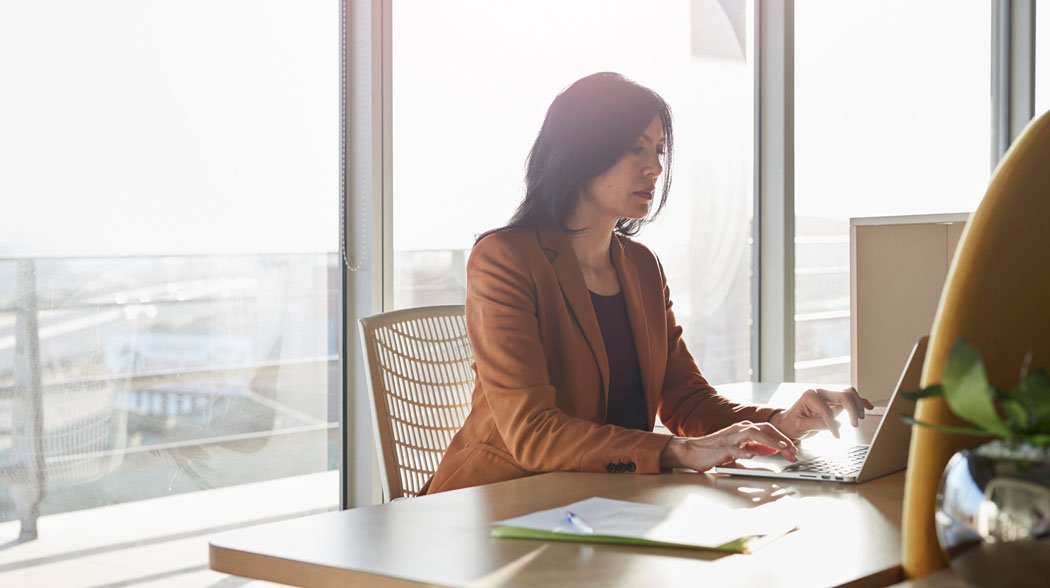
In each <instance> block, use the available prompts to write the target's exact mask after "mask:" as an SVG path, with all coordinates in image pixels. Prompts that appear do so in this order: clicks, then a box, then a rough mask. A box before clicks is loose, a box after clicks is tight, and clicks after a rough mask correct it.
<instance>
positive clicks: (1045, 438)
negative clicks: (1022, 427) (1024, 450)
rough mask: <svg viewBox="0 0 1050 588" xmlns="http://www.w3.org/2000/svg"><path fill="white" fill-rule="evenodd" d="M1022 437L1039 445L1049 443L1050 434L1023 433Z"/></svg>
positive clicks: (1044, 445)
mask: <svg viewBox="0 0 1050 588" xmlns="http://www.w3.org/2000/svg"><path fill="white" fill-rule="evenodd" d="M1022 439H1024V440H1025V441H1027V442H1029V443H1031V444H1032V445H1037V446H1039V447H1046V446H1047V445H1050V435H1025V436H1024V437H1022Z"/></svg>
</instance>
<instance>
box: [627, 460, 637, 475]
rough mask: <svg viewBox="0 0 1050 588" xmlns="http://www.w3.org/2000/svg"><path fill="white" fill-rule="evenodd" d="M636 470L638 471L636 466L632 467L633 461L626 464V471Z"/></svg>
mask: <svg viewBox="0 0 1050 588" xmlns="http://www.w3.org/2000/svg"><path fill="white" fill-rule="evenodd" d="M636 469H638V466H636V465H634V462H633V461H629V462H627V471H629V472H633V471H634V470H636Z"/></svg>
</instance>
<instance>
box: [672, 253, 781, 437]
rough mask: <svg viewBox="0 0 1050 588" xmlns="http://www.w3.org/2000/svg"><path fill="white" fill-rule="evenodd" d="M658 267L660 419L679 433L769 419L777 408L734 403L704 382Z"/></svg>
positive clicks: (700, 433) (691, 433) (694, 433)
mask: <svg viewBox="0 0 1050 588" xmlns="http://www.w3.org/2000/svg"><path fill="white" fill-rule="evenodd" d="M657 264H658V265H659V261H657ZM659 269H660V281H661V283H662V285H663V295H664V309H665V316H666V320H667V370H666V372H665V375H664V386H663V390H662V391H661V395H660V408H659V412H660V421H661V422H663V424H664V426H665V427H667V429H668V430H669V431H671V433H673V434H675V435H680V436H682V437H700V436H703V435H708V434H711V433H714V432H715V431H718V430H721V429H724V428H726V427H728V426H729V425H732V424H733V423H739V422H740V421H752V422H764V421H768V420H769V419H770V418H771V417H772V416H773V413H775V412H776V409H773V408H768V407H762V406H757V405H753V404H737V403H735V402H732V401H731V400H729V399H728V398H726V397H724V396H719V395H718V393H717V392H716V391H715V389H714V388H713V387H712V386H711V384H709V383H707V379H706V378H704V376H703V375H702V374H701V373H700V368H698V367H697V366H696V361H694V360H693V356H692V355H691V354H690V353H689V350H688V349H686V346H685V341H684V340H683V339H682V327H681V326H679V325H678V323H677V322H676V321H675V318H674V311H673V310H672V309H671V307H672V302H671V291H670V288H668V287H667V277H666V275H665V274H664V269H663V265H659Z"/></svg>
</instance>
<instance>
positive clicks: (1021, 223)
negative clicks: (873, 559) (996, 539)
mask: <svg viewBox="0 0 1050 588" xmlns="http://www.w3.org/2000/svg"><path fill="white" fill-rule="evenodd" d="M1047 169H1050V113H1048V114H1044V115H1042V116H1041V117H1039V118H1038V119H1036V120H1034V121H1033V122H1031V123H1029V125H1028V128H1026V129H1025V131H1024V132H1023V133H1022V134H1021V136H1020V137H1018V139H1017V140H1016V141H1015V142H1014V145H1013V146H1012V147H1011V148H1010V150H1009V151H1008V152H1007V154H1006V156H1005V157H1004V158H1003V161H1002V162H1001V163H1000V164H999V167H998V168H997V169H996V170H995V173H994V175H993V177H992V181H991V183H990V184H989V186H988V190H987V192H986V193H985V196H984V199H983V200H982V201H981V203H980V205H979V206H978V207H977V210H976V211H975V212H974V213H973V215H972V216H971V218H970V220H969V222H968V223H967V225H966V229H965V230H964V232H963V235H962V237H961V240H960V242H959V246H958V249H957V250H956V254H955V258H954V260H953V261H952V266H951V269H950V271H949V274H948V279H947V282H946V283H945V287H944V291H943V292H942V294H941V300H940V305H939V306H938V309H937V315H936V318H935V319H934V324H933V329H932V334H931V337H930V343H929V351H928V353H927V355H926V363H925V365H924V368H923V378H922V379H923V382H922V384H923V386H928V385H930V384H932V383H936V382H940V381H941V374H942V372H943V370H944V364H945V360H946V358H947V356H948V352H949V350H950V349H951V347H952V345H953V344H954V343H955V341H956V340H957V339H958V338H960V337H964V338H966V339H967V340H968V341H970V342H971V343H973V344H974V345H976V346H977V348H978V349H979V350H980V351H981V353H982V355H983V357H984V360H985V366H986V369H987V373H988V379H989V381H990V382H991V383H992V385H993V386H995V387H997V388H1000V389H1010V388H1012V387H1013V386H1014V385H1016V383H1017V381H1018V377H1019V373H1020V370H1021V365H1022V363H1023V362H1024V360H1025V355H1026V354H1028V353H1029V352H1031V353H1033V354H1034V355H1033V361H1032V364H1031V369H1032V370H1035V369H1036V368H1039V367H1043V368H1050V182H1048V181H1047V178H1048V176H1047ZM902 287H905V288H906V287H907V285H906V284H903V285H902ZM916 418H917V419H919V420H922V421H929V422H934V423H941V424H953V425H960V424H965V423H961V422H960V421H959V420H958V419H957V418H956V417H955V416H954V415H953V414H952V413H951V411H950V410H949V409H948V406H947V404H946V403H945V402H944V400H943V399H941V398H928V399H924V400H921V401H919V403H918V406H917V408H916ZM983 441H984V439H980V438H973V437H960V436H956V435H946V434H943V433H939V432H937V431H934V430H931V429H928V428H924V427H916V428H915V430H914V432H913V435H912V445H911V452H910V458H909V463H908V474H907V478H906V483H905V494H904V520H903V533H904V536H903V554H902V559H903V565H904V572H905V575H906V576H907V577H909V578H917V577H921V576H924V575H926V574H929V573H930V572H932V571H935V570H937V569H940V568H943V567H945V565H946V563H947V562H945V560H944V558H943V556H942V555H941V552H940V549H939V545H938V542H937V535H936V532H935V530H934V520H933V517H934V511H935V506H936V495H937V490H938V488H939V486H940V479H941V474H942V473H943V472H944V467H945V465H946V464H947V462H948V459H949V458H951V456H952V455H953V454H954V453H955V452H956V451H958V450H960V449H964V448H967V447H972V446H974V445H977V444H979V443H981V442H983Z"/></svg>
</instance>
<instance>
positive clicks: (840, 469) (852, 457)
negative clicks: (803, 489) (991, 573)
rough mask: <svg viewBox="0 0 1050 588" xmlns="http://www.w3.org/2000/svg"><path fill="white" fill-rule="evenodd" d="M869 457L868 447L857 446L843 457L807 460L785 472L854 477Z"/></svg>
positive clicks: (788, 468) (786, 469)
mask: <svg viewBox="0 0 1050 588" xmlns="http://www.w3.org/2000/svg"><path fill="white" fill-rule="evenodd" d="M867 456H868V446H867V445H855V446H853V447H850V448H849V449H848V450H847V451H846V453H844V454H842V455H836V456H834V457H814V458H810V459H805V460H802V461H800V462H797V463H794V464H792V465H790V466H788V467H786V468H784V471H785V472H798V471H802V472H813V473H817V474H828V475H832V476H852V475H854V474H856V473H857V472H859V471H860V466H862V465H864V458H866V457H867Z"/></svg>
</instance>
